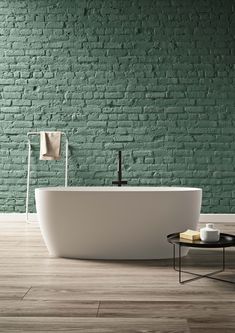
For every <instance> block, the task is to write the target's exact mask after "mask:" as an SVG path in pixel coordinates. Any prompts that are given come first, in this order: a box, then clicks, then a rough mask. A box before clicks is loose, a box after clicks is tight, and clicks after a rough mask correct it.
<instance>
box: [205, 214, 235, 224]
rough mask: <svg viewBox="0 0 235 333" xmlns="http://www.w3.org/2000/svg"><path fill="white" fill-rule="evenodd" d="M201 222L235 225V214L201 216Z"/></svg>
mask: <svg viewBox="0 0 235 333" xmlns="http://www.w3.org/2000/svg"><path fill="white" fill-rule="evenodd" d="M199 222H202V223H206V222H213V223H235V214H201V215H200V218H199Z"/></svg>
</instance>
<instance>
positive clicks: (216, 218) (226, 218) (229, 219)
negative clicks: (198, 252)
mask: <svg viewBox="0 0 235 333" xmlns="http://www.w3.org/2000/svg"><path fill="white" fill-rule="evenodd" d="M0 222H26V214H25V213H0ZM29 222H33V223H37V214H36V213H34V214H33V213H30V214H29ZM199 222H202V223H207V222H213V223H235V214H201V215H200V218H199Z"/></svg>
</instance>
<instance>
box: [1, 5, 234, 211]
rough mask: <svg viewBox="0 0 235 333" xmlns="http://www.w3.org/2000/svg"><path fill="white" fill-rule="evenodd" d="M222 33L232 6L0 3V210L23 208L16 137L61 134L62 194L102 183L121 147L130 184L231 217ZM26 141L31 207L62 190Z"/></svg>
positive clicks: (55, 168)
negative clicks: (191, 196) (168, 190)
mask: <svg viewBox="0 0 235 333" xmlns="http://www.w3.org/2000/svg"><path fill="white" fill-rule="evenodd" d="M234 31H235V12H234V1H233V0H230V1H229V0H224V1H222V0H203V1H202V0H199V1H197V0H129V1H128V0H120V1H117V0H77V1H76V0H70V1H65V0H6V1H0V74H1V75H0V107H1V113H0V127H1V133H0V170H1V171H0V206H1V209H0V211H3V212H14V211H16V212H23V211H24V209H25V208H24V201H25V191H26V171H27V140H26V133H27V132H28V131H31V130H33V131H39V130H63V131H65V132H66V133H67V134H68V136H69V140H70V153H69V154H70V156H69V184H70V185H72V186H74V185H110V184H111V182H112V180H113V179H114V178H115V176H116V155H117V150H118V149H121V150H122V151H123V154H124V169H125V171H124V177H125V178H126V179H127V180H128V183H129V184H130V185H140V186H141V185H149V186H154V185H157V186H159V185H177V186H178V185H179V186H200V187H202V188H203V193H204V195H203V212H204V213H208V212H211V213H212V212H220V213H233V212H235V85H234V84H235V71H234V69H235V65H234V64H235V40H234V36H235V34H234ZM34 142H35V144H34V146H33V155H32V163H33V165H32V173H31V176H32V192H31V197H32V199H33V189H34V187H37V186H43V185H44V186H47V185H60V184H63V163H62V161H59V162H42V161H38V145H37V140H36V139H35V141H34ZM32 201H33V200H31V209H32V210H33V209H34V208H33V203H32Z"/></svg>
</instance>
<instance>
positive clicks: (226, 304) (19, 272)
mask: <svg viewBox="0 0 235 333" xmlns="http://www.w3.org/2000/svg"><path fill="white" fill-rule="evenodd" d="M219 228H220V229H221V230H222V231H224V232H231V233H234V234H235V225H231V224H227V225H225V224H222V223H221V224H220V225H219ZM220 254H221V253H220V251H219V250H212V251H208V250H206V251H201V250H199V251H198V250H191V251H190V253H189V255H188V256H187V257H186V258H184V264H185V265H186V266H187V268H189V269H194V270H196V271H198V272H208V271H210V270H213V269H215V267H216V265H217V264H218V262H219V260H220V259H221V257H220ZM227 254H228V256H227V270H226V272H225V273H223V274H221V276H223V277H224V278H227V279H231V280H233V281H235V248H234V249H228V252H227ZM208 266H210V267H208ZM234 314H235V285H232V284H225V283H222V282H218V281H213V280H209V279H203V280H198V281H195V282H193V283H191V284H185V285H180V284H179V283H178V276H177V273H176V272H175V271H173V269H172V267H171V260H155V261H116V262H115V261H95V260H94V261H89V260H71V259H59V258H50V257H49V255H48V253H47V250H46V248H45V246H44V243H43V240H42V237H41V234H40V230H39V227H38V225H28V224H25V223H24V222H4V223H3V222H1V223H0V332H4V333H6V332H68V333H69V332H84V333H88V332H89V333H90V332H91V333H102V332H104V333H109V332H112V333H117V332H118V333H119V332H120V333H127V332H128V333H134V332H135V333H137V332H142V333H143V332H158V333H159V332H164V333H167V332H168V333H170V332H172V333H173V332H174V333H185V332H192V333H202V332H203V333H207V332H208V333H210V332H213V333H217V332H218V333H232V332H233V333H234V332H235V316H234Z"/></svg>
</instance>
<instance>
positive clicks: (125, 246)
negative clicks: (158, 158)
mask: <svg viewBox="0 0 235 333" xmlns="http://www.w3.org/2000/svg"><path fill="white" fill-rule="evenodd" d="M35 193H36V207H37V214H38V219H39V223H40V228H41V232H42V235H43V238H44V241H45V243H46V246H47V248H48V250H49V253H50V254H51V255H53V256H57V257H67V258H79V259H162V258H171V257H172V248H171V245H170V244H168V242H167V241H166V236H167V234H170V233H172V232H177V231H184V230H186V229H195V228H196V227H197V223H198V220H199V214H200V209H201V198H202V190H201V189H199V188H186V187H47V188H38V189H36V191H35ZM186 253H187V250H186V249H184V252H183V255H185V254H186Z"/></svg>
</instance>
